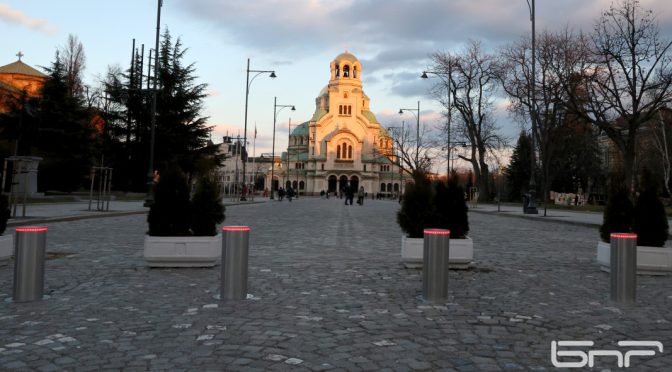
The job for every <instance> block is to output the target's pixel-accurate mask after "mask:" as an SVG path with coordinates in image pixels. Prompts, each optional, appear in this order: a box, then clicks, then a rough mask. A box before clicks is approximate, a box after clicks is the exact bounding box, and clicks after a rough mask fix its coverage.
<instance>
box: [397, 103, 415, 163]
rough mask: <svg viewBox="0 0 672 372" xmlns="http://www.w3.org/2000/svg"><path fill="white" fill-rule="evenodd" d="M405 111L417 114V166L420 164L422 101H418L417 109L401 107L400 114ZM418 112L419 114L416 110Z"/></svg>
mask: <svg viewBox="0 0 672 372" xmlns="http://www.w3.org/2000/svg"><path fill="white" fill-rule="evenodd" d="M404 111H410V112H411V114H413V116H415V120H416V126H415V166H416V167H417V166H418V165H419V163H418V161H419V158H420V101H418V108H417V109H410V108H400V109H399V115H401V114H403V113H404ZM413 111H416V112H417V115H416V114H415V112H413Z"/></svg>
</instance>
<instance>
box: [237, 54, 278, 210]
mask: <svg viewBox="0 0 672 372" xmlns="http://www.w3.org/2000/svg"><path fill="white" fill-rule="evenodd" d="M250 72H254V73H256V74H255V75H254V76H253V77H252V80H250ZM263 73H270V75H269V77H270V78H276V77H277V76H276V75H275V70H250V59H249V58H248V59H247V80H246V83H245V129H244V131H245V133H244V134H243V143H247V102H248V99H249V97H250V85H252V82H253V81H254V79H255V78H256V77H257V76H259V75H260V74H263ZM273 135H275V131H274V133H273ZM246 171H247V169H246V166H245V162H243V184H246V183H247V173H246ZM271 188H272V187H271ZM243 190H246V188H245V187H244V188H243ZM271 195H273V194H272V193H271ZM271 199H272V198H271ZM240 200H241V201H245V200H247V199H246V198H245V192H244V191H243V194H242V195H241V197H240Z"/></svg>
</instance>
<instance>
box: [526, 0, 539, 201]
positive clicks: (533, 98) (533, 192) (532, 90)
mask: <svg viewBox="0 0 672 372" xmlns="http://www.w3.org/2000/svg"><path fill="white" fill-rule="evenodd" d="M527 6H528V7H529V9H530V21H531V22H532V77H531V79H530V96H531V102H530V116H531V119H532V120H531V121H532V136H531V137H532V138H531V142H532V151H530V161H531V164H530V166H531V169H530V190H529V191H528V193H529V199H528V202H527V206H526V208H525V209H524V212H525V214H539V211H538V210H537V204H536V194H537V185H536V182H535V180H534V169H535V168H536V167H535V165H536V157H535V154H534V152H535V150H534V137H535V134H536V131H537V129H536V122H537V108H536V106H537V102H536V94H535V85H536V77H537V75H536V70H535V65H536V56H535V53H536V48H535V47H536V46H535V29H534V18H535V16H534V0H531V2H530V0H527Z"/></svg>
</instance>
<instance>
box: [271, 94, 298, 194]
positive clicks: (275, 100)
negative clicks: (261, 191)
mask: <svg viewBox="0 0 672 372" xmlns="http://www.w3.org/2000/svg"><path fill="white" fill-rule="evenodd" d="M278 107H279V108H280V110H278ZM285 107H291V108H292V111H296V108H295V107H294V106H293V105H278V97H273V150H272V153H271V198H270V199H271V200H273V199H275V198H274V196H273V194H274V190H273V177H274V171H275V123H276V121H277V119H278V113H279V112H280V111H282V109H284V108H285ZM287 156H289V154H287Z"/></svg>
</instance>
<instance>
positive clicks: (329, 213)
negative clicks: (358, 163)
mask: <svg viewBox="0 0 672 372" xmlns="http://www.w3.org/2000/svg"><path fill="white" fill-rule="evenodd" d="M398 207H399V206H398V204H397V203H395V202H389V201H371V202H370V203H367V204H366V205H365V206H364V207H360V208H350V207H349V206H344V205H342V203H340V202H338V200H331V199H330V200H322V199H317V198H299V199H298V200H295V201H293V202H292V204H291V205H289V204H285V203H279V202H275V203H262V204H251V205H241V206H228V207H227V213H226V215H227V221H226V224H240V225H249V226H251V228H252V232H251V246H250V251H249V255H250V256H249V264H250V270H249V279H248V292H250V293H252V294H254V300H246V301H237V302H220V301H217V300H215V299H214V298H213V296H214V295H215V294H217V293H219V286H220V282H219V280H220V275H221V273H220V269H221V268H220V267H215V268H212V269H148V268H147V267H146V265H145V263H144V260H143V257H142V249H143V239H144V233H145V231H146V228H147V227H146V226H147V225H146V216H145V215H135V216H119V217H110V218H99V219H96V220H80V221H68V222H54V223H49V224H48V227H49V237H48V251H54V252H72V253H73V254H72V255H70V256H68V258H57V259H52V260H48V261H47V264H46V273H45V279H46V280H45V289H46V291H47V292H49V293H51V297H50V298H49V299H46V300H43V301H40V302H36V303H27V304H21V305H18V304H12V303H7V302H0V321H2V324H3V327H0V328H2V329H0V370H11V369H17V368H18V369H21V368H23V369H26V370H40V368H45V369H46V370H48V369H49V368H51V367H49V366H51V365H53V366H59V368H60V369H68V370H80V369H81V370H102V369H104V368H111V369H114V368H117V369H124V370H126V369H138V370H142V369H150V370H171V371H173V370H194V369H198V370H221V369H222V368H225V367H226V369H231V370H274V369H280V370H290V369H292V368H298V369H302V370H362V369H379V370H384V369H388V370H395V371H408V370H412V369H414V368H417V369H427V370H451V369H452V370H459V371H480V370H486V369H487V370H518V369H519V367H520V369H526V370H527V369H529V370H548V369H549V368H548V367H549V366H550V365H551V364H550V343H551V341H553V340H594V341H595V342H596V346H597V347H602V346H605V345H613V344H614V343H615V342H616V341H620V340H626V339H627V340H652V339H653V340H660V341H661V342H663V344H664V345H665V346H667V345H668V344H669V345H672V336H670V335H672V314H670V312H669V311H668V309H669V303H670V300H671V299H672V298H670V297H669V296H670V295H669V293H672V277H647V276H640V277H638V278H637V279H638V288H637V289H638V293H637V297H638V304H637V306H631V307H623V306H620V305H618V304H614V303H612V302H610V301H609V298H608V290H609V276H608V274H605V273H602V272H600V271H599V269H598V267H597V265H596V263H595V262H594V254H595V244H596V241H597V239H598V234H597V229H596V228H595V227H585V226H578V225H567V224H561V223H555V222H546V221H544V220H542V219H540V218H537V219H531V220H530V219H521V218H511V217H506V216H502V215H496V214H495V213H490V214H489V213H470V227H471V232H470V235H471V237H472V238H473V240H474V247H475V252H474V255H475V264H474V268H473V269H471V270H451V271H450V273H449V299H448V300H447V301H446V302H445V303H441V304H429V303H426V302H424V301H423V300H422V299H421V290H422V278H421V271H419V270H408V269H404V268H403V266H402V265H401V264H400V262H399V261H400V257H399V250H400V246H399V244H400V242H399V241H400V236H401V231H400V230H399V227H398V226H397V224H396V222H395V219H396V216H395V214H396V211H397V209H398ZM279 216H281V218H279ZM92 221H93V222H92ZM307 221H308V222H307ZM12 269H13V268H12V266H11V265H5V266H1V267H0V288H11V286H12V280H13V270H12ZM5 292H6V291H5ZM0 299H1V297H0ZM214 305H217V306H214ZM614 319H617V320H618V321H616V320H614ZM38 321H39V324H35V322H38ZM185 324H188V325H189V326H188V327H186V326H181V325H185ZM176 325H178V327H175V326H176ZM201 336H207V338H208V339H205V338H204V339H201V340H198V338H199V337H201ZM5 345H12V346H13V347H7V346H5ZM269 355H280V356H282V357H283V358H284V359H282V358H280V360H274V359H278V358H269V357H268V356H269ZM146 356H151V357H147V358H145V357H146ZM290 359H293V360H301V363H300V364H296V365H291V364H287V363H285V362H284V361H286V360H290ZM57 360H59V361H60V362H61V363H64V362H65V363H66V364H58V363H57ZM636 361H637V363H641V364H639V365H638V367H641V368H648V369H650V370H666V369H669V366H670V365H672V354H669V353H664V354H661V355H656V356H654V357H640V358H637V359H636ZM600 362H601V360H600V359H598V360H597V361H596V367H597V368H613V367H611V366H610V365H607V364H605V365H600Z"/></svg>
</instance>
